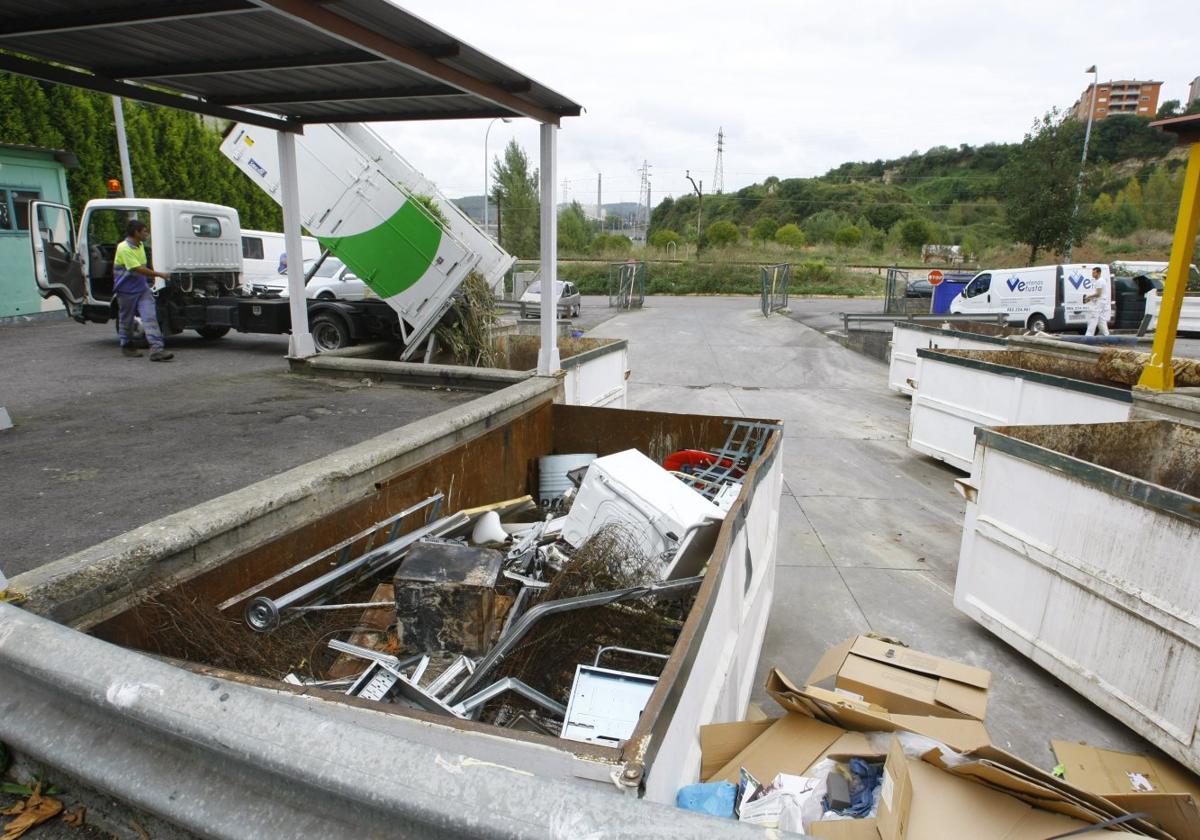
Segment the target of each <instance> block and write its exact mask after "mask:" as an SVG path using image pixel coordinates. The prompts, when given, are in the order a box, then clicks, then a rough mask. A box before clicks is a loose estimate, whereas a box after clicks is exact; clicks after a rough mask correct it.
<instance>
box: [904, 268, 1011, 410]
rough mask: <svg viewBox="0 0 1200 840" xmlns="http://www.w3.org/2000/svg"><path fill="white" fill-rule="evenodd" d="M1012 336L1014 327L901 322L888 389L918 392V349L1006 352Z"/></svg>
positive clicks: (949, 322) (958, 322)
mask: <svg viewBox="0 0 1200 840" xmlns="http://www.w3.org/2000/svg"><path fill="white" fill-rule="evenodd" d="M943 285H944V284H943ZM939 288H940V287H939ZM1012 332H1013V330H1012V329H1011V328H1010V327H1002V326H1000V325H998V324H983V323H972V322H970V321H946V322H944V323H943V324H940V325H934V324H918V323H916V322H915V321H907V322H906V321H898V322H896V324H895V326H893V327H892V349H891V353H890V354H889V358H888V387H889V388H891V389H892V390H893V391H898V392H899V393H901V394H909V395H911V394H912V393H913V391H915V390H916V389H917V385H916V377H917V350H918V349H922V348H923V349H928V350H1003V349H1004V348H1005V347H1006V346H1007V344H1006V342H1005V341H1004V337H1005V336H1006V335H1010V334H1011V333H1012Z"/></svg>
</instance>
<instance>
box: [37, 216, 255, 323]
mask: <svg viewBox="0 0 1200 840" xmlns="http://www.w3.org/2000/svg"><path fill="white" fill-rule="evenodd" d="M130 219H140V220H141V221H143V222H145V223H146V224H147V225H148V226H149V227H150V239H149V240H148V241H147V242H146V258H147V261H148V262H149V263H150V265H151V266H152V267H153V268H155V269H156V270H158V271H163V272H166V273H168V274H170V275H171V279H170V281H169V282H168V283H167V284H164V283H163V282H162V281H158V283H157V285H158V287H159V289H160V291H161V289H162V288H163V287H164V286H169V287H170V288H171V291H174V292H178V293H180V294H182V295H187V296H199V297H220V296H221V295H227V294H232V293H233V292H234V291H235V290H236V289H237V287H238V285H239V284H240V282H241V272H242V239H241V225H240V224H239V221H238V214H237V210H235V209H233V208H232V207H225V206H222V205H220V204H208V203H205V202H199V201H178V200H174V199H165V198H110V199H97V200H95V201H89V202H88V203H87V206H86V207H84V210H83V216H82V218H81V220H80V224H79V230H78V231H75V229H74V228H73V226H72V217H71V209H70V208H69V207H67V206H66V205H63V204H52V203H50V202H45V201H35V202H33V203H32V204H31V205H30V233H31V239H32V246H33V266H34V278H35V282H36V283H37V288H38V293H39V294H41V296H42V297H43V298H49V297H57V298H59V299H60V300H61V301H62V302H63V305H64V306H65V307H66V309H67V312H68V313H69V314H70V315H71V317H72V318H74V319H75V320H77V321H80V322H84V321H93V322H96V323H101V324H102V323H105V322H106V321H108V320H110V319H114V318H116V313H117V302H116V300H115V299H114V296H113V256H114V255H115V253H116V249H117V244H118V243H119V242H120V241H121V240H122V239H123V238H124V236H125V226H126V224H128V222H129V220H130ZM160 296H161V295H160ZM163 326H164V329H166V328H167V326H166V325H165V324H164V325H163ZM176 332H178V330H176Z"/></svg>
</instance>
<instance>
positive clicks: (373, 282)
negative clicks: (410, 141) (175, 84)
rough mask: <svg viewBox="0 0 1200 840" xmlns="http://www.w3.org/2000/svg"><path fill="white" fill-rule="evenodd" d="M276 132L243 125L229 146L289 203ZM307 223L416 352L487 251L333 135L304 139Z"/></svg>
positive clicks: (301, 168) (299, 158) (228, 152)
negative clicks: (390, 313)
mask: <svg viewBox="0 0 1200 840" xmlns="http://www.w3.org/2000/svg"><path fill="white" fill-rule="evenodd" d="M278 149H279V147H278V144H277V143H276V137H275V132H274V131H272V130H270V129H263V128H256V127H254V126H247V125H244V124H239V125H237V126H235V127H234V129H233V130H232V131H230V133H229V134H228V135H227V136H226V138H225V140H224V141H223V142H222V143H221V151H222V153H223V154H225V156H226V157H228V158H229V159H230V160H232V161H233V162H234V164H236V165H237V167H238V168H239V169H241V170H242V171H243V172H245V173H246V175H248V176H249V177H250V179H251V180H252V181H254V183H256V184H258V186H259V187H261V188H262V189H263V191H264V192H266V193H267V195H269V196H271V197H272V198H273V199H275V200H276V201H282V189H281V186H280V179H279V151H278ZM296 165H297V169H298V174H299V182H300V221H301V223H302V224H303V225H304V227H305V228H307V230H308V232H309V233H311V234H312V235H313V236H315V237H316V238H317V240H318V241H320V243H321V245H322V247H324V248H327V249H328V250H329V251H330V252H331V253H333V254H334V255H335V256H337V258H338V259H340V260H341V261H342V262H344V263H345V264H346V265H347V266H349V268H350V270H351V271H353V272H354V273H355V274H356V275H358V277H359V278H360V279H362V280H363V281H364V282H365V283H366V284H367V286H368V287H369V288H370V289H371V291H372V292H374V293H375V294H376V295H378V296H379V298H380V299H381V300H383V301H384V302H386V303H387V304H388V305H389V306H391V307H392V309H394V310H395V311H396V313H397V314H398V315H399V316H400V328H401V337H402V338H403V340H404V343H405V345H406V348H407V350H408V351H413V350H415V349H416V348H417V346H418V345H419V344H420V343H421V341H422V340H423V339H424V338H425V337H426V336H427V335H428V334H429V332H430V331H431V330H432V329H433V328H434V327H435V326H436V325H437V323H438V321H439V320H441V318H442V315H444V314H445V312H446V310H447V309H449V308H450V303H451V297H452V296H453V294H454V293H455V291H457V290H458V287H459V286H460V285H461V284H462V282H463V280H465V279H466V277H467V275H468V274H469V273H470V272H471V271H472V270H473V269H474V268H475V267H476V265H477V264H478V263H479V255H478V254H477V253H475V252H474V251H472V250H471V249H470V248H469V247H467V245H466V244H464V243H463V242H462V240H461V239H460V238H458V237H457V236H455V235H454V234H453V233H452V232H451V231H450V230H448V229H447V228H446V226H444V225H443V224H442V223H441V222H440V221H439V220H438V219H437V218H436V217H435V216H434V215H433V214H432V213H430V211H429V210H428V209H426V207H425V206H424V205H422V204H421V202H420V201H418V200H417V199H416V197H415V194H414V193H412V192H410V191H408V190H406V189H405V188H404V187H402V186H400V185H399V184H397V183H395V182H394V181H392V180H391V179H390V178H389V177H388V176H387V175H386V174H385V173H384V172H383V171H382V170H381V169H380V167H379V166H378V164H377V162H376V161H374V160H372V159H371V158H370V157H369V156H368V155H366V154H362V153H360V152H357V151H356V150H355V149H354V148H353V147H351V146H349V145H347V144H346V143H344V142H342V141H341V140H340V139H339V138H338V136H337V135H335V134H333V133H331V132H316V133H314V134H313V136H311V137H307V138H306V140H305V142H303V143H297V144H296Z"/></svg>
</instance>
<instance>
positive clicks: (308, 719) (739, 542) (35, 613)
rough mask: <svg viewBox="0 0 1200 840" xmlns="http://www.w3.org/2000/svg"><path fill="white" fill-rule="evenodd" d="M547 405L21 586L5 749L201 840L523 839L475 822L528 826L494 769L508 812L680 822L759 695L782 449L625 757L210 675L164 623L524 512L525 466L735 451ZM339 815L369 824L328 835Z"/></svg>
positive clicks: (365, 456) (323, 462)
mask: <svg viewBox="0 0 1200 840" xmlns="http://www.w3.org/2000/svg"><path fill="white" fill-rule="evenodd" d="M560 388H561V385H560V384H559V383H558V382H557V381H556V380H553V379H548V378H540V377H535V378H532V379H529V380H527V381H524V382H521V383H518V384H515V385H512V386H510V387H508V388H505V389H504V390H502V391H498V392H495V393H492V394H487V395H485V396H482V397H480V398H479V399H477V400H475V401H473V402H471V403H469V404H467V405H466V406H464V407H459V408H457V409H454V410H451V411H447V412H444V413H443V414H441V415H436V416H434V417H431V418H428V419H427V420H425V421H422V422H421V423H418V424H413V425H411V426H407V427H403V428H400V429H397V430H395V431H393V432H391V433H388V434H386V435H382V436H380V437H378V438H375V439H373V440H371V441H367V442H365V443H363V444H360V445H358V446H354V447H351V448H349V449H346V450H342V451H340V452H338V453H335V454H333V455H330V456H328V457H325V458H322V459H319V460H317V461H314V462H312V463H310V464H307V465H305V466H303V467H300V468H297V469H295V470H291V471H289V472H287V473H283V474H281V475H279V476H276V477H274V478H271V479H268V480H266V481H263V482H259V483H257V484H254V485H251V486H250V487H247V488H245V489H243V490H240V491H236V492H234V493H231V494H228V495H226V496H223V497H220V498H217V499H214V500H212V501H210V502H206V503H203V504H201V505H198V506H196V507H195V508H192V509H190V510H187V511H183V512H181V513H179V514H174V515H172V516H168V517H166V518H164V519H161V520H159V521H157V522H153V523H150V524H149V525H146V526H143V527H142V528H139V529H136V530H134V531H131V532H129V533H126V534H123V535H121V536H119V537H116V538H114V539H112V540H109V541H107V542H105V543H102V544H99V545H97V546H95V547H93V548H91V549H88V550H85V551H83V552H80V553H78V554H76V555H73V556H72V557H68V558H64V559H63V560H61V561H58V562H54V563H50V564H48V565H46V566H43V567H41V568H39V569H36V570H34V571H31V572H28V573H26V574H23V575H21V576H19V577H17V578H16V579H14V580H13V581H12V582H11V585H12V587H13V588H14V589H15V590H18V591H20V592H23V593H24V594H25V595H26V596H27V601H26V602H25V604H24V610H23V611H22V610H19V609H18V608H15V607H12V606H10V605H7V604H0V707H2V708H3V709H4V718H3V723H2V724H0V739H2V740H4V741H7V742H8V743H9V744H10V745H12V746H13V747H14V748H15V749H16V750H17V752H18V753H19V754H21V755H24V756H26V757H29V758H32V759H33V760H36V761H39V762H45V763H46V764H47V765H50V766H51V767H55V768H58V769H59V770H60V771H63V772H66V773H68V774H70V775H71V776H73V777H75V778H77V779H80V780H82V781H84V782H85V783H87V784H91V785H94V786H96V787H97V788H99V789H100V790H102V791H104V792H106V793H108V794H110V795H112V796H115V797H116V798H118V799H120V800H122V801H125V802H129V803H131V804H133V805H135V806H137V807H140V808H144V809H146V810H148V811H151V812H152V813H154V814H157V815H159V816H161V817H163V818H164V819H166V820H168V821H169V822H171V823H173V824H176V825H180V826H183V827H184V828H187V829H188V830H191V831H197V832H200V833H205V834H211V835H224V836H237V835H238V833H239V829H238V826H239V825H240V826H241V829H240V831H241V836H249V835H252V834H255V833H256V832H257V833H258V834H259V836H263V833H271V834H275V835H277V836H284V835H291V836H299V835H302V834H306V833H309V834H310V836H315V834H312V832H317V833H320V832H321V831H324V830H329V827H330V826H331V825H341V826H342V827H343V829H344V830H346V831H349V830H350V829H352V828H354V827H356V826H377V825H378V824H379V823H378V820H379V819H386V818H387V817H388V816H389V815H390V816H391V817H392V818H393V819H395V818H397V817H403V818H405V819H408V820H416V822H413V823H411V824H412V825H424V824H425V823H424V822H422V821H423V820H424V819H425V817H426V816H428V817H429V819H430V820H434V819H435V818H438V815H437V814H435V811H437V807H433V806H431V805H430V804H429V803H431V802H442V805H441V806H439V807H441V808H442V810H443V811H445V810H447V809H449V810H458V811H459V812H460V813H461V820H460V821H459V822H458V824H457V825H455V826H453V830H450V829H447V831H446V836H499V835H500V834H503V836H518V835H519V832H517V833H513V832H509V831H493V830H492V829H493V828H496V825H498V824H492V823H489V816H488V814H489V812H490V810H491V809H493V808H496V809H498V810H497V812H496V813H497V815H498V816H497V819H500V814H501V811H502V812H503V813H504V814H506V815H511V814H512V813H516V812H519V811H520V808H519V807H518V806H517V804H516V803H508V804H506V805H504V806H503V807H501V806H500V805H497V804H496V800H497V797H498V796H501V794H500V793H498V791H499V788H498V787H496V786H495V782H496V781H497V780H496V779H495V778H493V777H494V776H496V775H497V772H496V771H497V769H498V770H499V771H502V772H499V776H500V777H507V778H510V779H513V780H516V781H514V782H513V784H514V787H513V788H512V792H513V795H516V796H518V797H521V798H523V797H529V796H531V793H530V791H529V790H526V788H529V785H528V784H526V780H536V779H541V780H543V783H544V784H547V785H551V786H552V787H550V788H548V789H547V795H548V796H550V797H551V798H553V797H560V796H563V795H564V794H563V790H567V791H568V792H570V791H579V790H581V789H580V788H579V787H578V786H579V785H582V786H583V788H582V791H583V792H582V793H581V794H579V795H580V796H583V797H585V798H586V797H594V796H596V795H598V794H602V795H604V796H608V795H612V796H618V795H619V794H618V790H622V791H624V792H626V793H632V794H635V795H640V796H643V797H644V798H646V799H650V800H654V801H657V802H672V801H673V798H674V795H675V792H676V790H677V789H678V788H679V787H680V786H681V785H682V784H686V783H689V782H692V781H695V780H696V779H697V778H698V775H699V764H700V744H699V739H698V728H699V726H700V725H701V724H705V723H709V722H719V721H730V720H738V719H740V717H741V715H742V714H743V712H744V710H745V706H746V703H747V702H748V699H749V695H750V692H751V689H752V686H753V683H754V678H755V670H756V666H757V662H758V656H759V651H760V648H761V644H762V638H763V634H764V632H765V629H766V625H767V619H768V616H769V613H770V607H771V599H772V593H773V586H774V564H775V542H776V534H777V527H778V518H779V503H780V493H781V487H782V461H783V458H782V451H781V450H782V443H783V436H782V433H781V431H778V430H775V431H771V432H769V434H768V436H767V437H766V439H765V445H764V446H763V448H762V450H761V454H760V455H759V457H758V458H757V459H756V460H755V461H754V463H753V464H752V465H751V466H750V467H749V469H748V471H747V472H746V473H745V475H744V477H743V481H742V485H741V490H740V493H739V494H738V495H737V497H736V499H732V500H731V506H729V507H728V509H727V511H726V513H725V516H724V518H723V520H721V522H720V525H719V529H716V532H715V547H714V548H713V549H712V552H711V555H710V557H709V559H708V562H707V565H706V566H704V567H703V571H702V580H701V581H700V582H699V584H698V588H695V589H693V590H692V591H694V593H695V595H694V600H692V601H691V608H690V610H689V611H688V612H687V613H686V615H685V616H684V617H683V618H682V620H681V621H680V622H679V624H678V626H677V629H676V631H675V632H677V637H674V638H675V641H674V642H673V643H672V644H671V647H670V651H669V654H668V658H667V659H666V661H665V665H664V666H662V670H661V675H660V676H659V678H658V681H657V684H656V685H655V687H654V689H653V691H652V693H650V695H649V699H648V700H647V701H646V702H645V705H644V708H643V711H642V713H641V714H640V716H638V717H637V722H636V726H635V728H634V730H633V732H632V735H631V736H630V737H628V739H626V740H624V741H623V742H621V743H619V744H617V745H613V746H608V745H604V744H599V743H583V742H580V741H570V740H564V739H562V738H559V737H555V735H553V734H543V733H542V732H539V731H529V730H522V729H521V728H519V727H513V728H501V727H499V726H495V725H490V724H485V723H481V722H478V721H475V720H464V719H458V718H452V717H445V716H439V715H436V714H431V713H428V712H425V711H421V710H414V709H410V708H404V707H402V706H400V705H389V704H383V703H377V702H372V701H369V700H364V699H361V698H360V697H347V696H346V695H345V694H344V693H339V692H336V691H332V690H324V689H322V688H320V687H319V686H314V685H290V684H287V683H285V682H282V681H280V680H279V679H277V678H275V679H267V678H263V677H262V676H261V675H254V674H250V673H247V672H245V671H243V672H236V671H233V670H231V669H229V668H228V667H218V666H215V665H214V664H213V663H214V662H219V661H221V659H220V656H219V654H220V653H221V651H218V650H205V649H203V648H198V647H197V645H196V642H197V640H198V639H199V638H200V637H201V635H202V634H200V633H199V632H198V628H196V627H194V626H189V625H188V624H187V623H183V624H179V623H178V620H177V619H178V617H177V616H173V615H165V616H164V614H163V613H162V610H161V607H162V605H163V604H165V603H168V602H169V600H170V599H171V598H172V597H175V598H176V601H175V603H181V601H180V600H179V599H180V598H182V599H184V600H185V601H186V602H187V603H190V604H192V605H193V606H200V607H202V608H204V609H209V608H210V607H211V606H212V605H217V604H219V603H222V602H225V601H228V600H229V599H231V598H232V597H234V596H236V595H237V594H238V593H241V592H244V591H245V590H246V589H247V587H253V586H254V585H255V583H256V582H261V581H264V580H269V579H270V578H271V577H272V576H273V575H276V574H277V573H279V572H280V571H281V570H285V569H288V568H289V567H292V566H293V564H295V563H296V561H297V559H298V558H301V557H306V556H309V555H311V554H312V553H313V552H314V551H320V550H322V549H325V548H327V547H333V546H337V545H338V544H339V542H340V541H344V540H346V539H347V538H348V537H350V536H351V535H354V534H356V533H358V532H360V531H361V530H362V529H363V528H364V527H367V526H369V525H370V524H371V523H377V522H379V521H381V520H385V519H386V518H387V517H389V516H392V515H394V514H396V513H397V512H399V511H402V510H404V509H406V508H408V507H410V506H412V505H414V504H416V503H418V502H420V500H422V499H425V498H427V497H429V496H430V495H431V494H434V493H436V492H440V493H442V494H444V507H443V511H444V512H445V513H447V514H452V513H453V512H455V511H459V510H463V509H467V508H473V507H476V506H479V505H484V504H487V503H489V502H492V501H495V500H497V499H511V498H514V497H518V496H521V495H522V494H525V493H529V492H531V491H532V492H536V491H535V488H536V476H535V472H534V468H533V467H532V466H531V465H533V464H536V463H537V460H538V459H539V458H540V457H541V456H545V455H548V454H552V453H575V452H588V453H596V454H599V455H601V456H603V455H606V454H608V453H614V452H619V451H622V450H626V449H629V448H631V447H636V448H638V449H639V450H641V451H642V452H644V453H645V454H646V455H648V456H649V457H650V458H651V459H653V460H654V461H657V462H660V463H661V462H662V460H663V459H664V458H665V456H666V455H668V454H670V453H672V452H675V451H677V450H680V449H687V448H700V449H704V448H709V449H714V448H717V447H719V446H720V445H721V444H722V442H723V441H725V440H726V436H727V435H728V433H729V428H730V427H729V424H728V422H727V421H726V420H725V419H723V418H719V417H706V416H697V415H685V414H661V413H651V412H641V411H622V410H615V409H605V408H592V407H584V406H568V405H562V404H557V403H556V402H555V401H554V400H555V398H556V395H557V394H559V393H560V390H559V389H560ZM402 568H403V567H402ZM317 571H319V569H317V568H316V567H314V568H313V570H312V572H311V573H312V574H314V575H315V574H316V572H317ZM281 585H283V584H281ZM284 588H286V585H284ZM268 594H270V591H268ZM355 623H356V621H355V620H354V619H348V620H347V621H346V622H345V624H346V625H351V626H352V625H354V624H355ZM247 633H250V631H248V630H247ZM248 638H249V640H250V642H251V643H253V642H254V641H256V640H258V639H266V638H268V637H265V636H255V635H253V634H252V633H250V635H249V636H248ZM47 645H49V646H50V647H47ZM589 664H590V656H589ZM418 754H419V755H418ZM420 756H424V758H421V757H420ZM430 756H433V757H434V758H430ZM425 759H429V760H428V761H426V760H425ZM434 759H436V760H434ZM410 760H411V761H412V762H414V763H413V764H412V766H413V772H412V773H411V774H409V775H406V774H405V773H404V772H401V771H402V769H403V766H404V765H403V763H404V762H406V761H410ZM393 762H400V764H398V765H397V764H393ZM397 773H400V775H401V776H403V777H404V778H405V782H404V784H405V785H406V786H407V788H406V789H397V787H396V786H395V777H396V775H397ZM464 774H465V776H464ZM472 778H477V779H478V780H479V785H480V786H481V787H480V788H479V791H478V792H479V796H478V797H477V798H473V796H472V793H471V791H472V787H471V784H470V780H471V779H472ZM373 779H376V780H378V784H379V787H378V789H376V788H375V787H372V785H373V784H374V782H373V781H372V780H373ZM248 780H250V781H248ZM562 784H568V788H565V789H564V788H562V787H561V785H562ZM464 785H465V786H466V788H465V792H464ZM571 785H573V787H572V786H571ZM521 791H524V792H523V793H522V792H521ZM589 791H590V793H589ZM570 795H571V796H574V795H575V794H570ZM347 797H348V798H349V801H351V802H357V803H358V805H359V806H361V807H362V809H363V810H362V815H361V817H360V816H359V812H358V811H356V810H355V809H354V808H350V809H348V810H342V811H339V812H337V813H333V812H331V810H330V809H331V808H332V807H333V805H331V804H330V803H331V802H341V803H342V805H345V804H346V801H347ZM445 797H460V798H461V802H460V804H457V805H455V804H452V803H451V804H447V803H446V802H445V801H444V799H445ZM545 804H546V803H541V804H538V805H534V804H531V805H530V806H529V809H530V813H531V814H534V813H537V814H541V813H542V812H543V811H545V810H546V809H545V808H543V807H542V805H545ZM592 805H593V806H594V805H595V803H594V802H592ZM566 807H567V805H566V804H565V800H564V806H563V808H566ZM256 809H261V810H256ZM554 810H557V811H562V810H563V809H561V808H560V809H554ZM381 814H382V817H381ZM368 816H369V817H370V819H368ZM593 816H594V808H593ZM444 817H445V814H444V813H442V814H441V818H444ZM557 818H558V819H559V821H560V822H561V823H562V824H561V825H559V826H558V830H556V832H550V831H547V830H546V829H547V826H545V825H542V824H540V823H537V820H540V819H541V817H540V816H539V817H537V818H536V819H534V818H533V817H531V820H533V821H534V822H535V823H537V824H535V825H531V826H528V828H529V832H528V833H529V834H530V835H533V834H543V833H545V834H556V835H557V836H570V835H571V832H570V831H565V830H564V827H569V825H570V824H571V820H572V819H573V818H572V816H571V814H570V813H569V812H563V813H559V814H558V817H557ZM371 820H376V822H371ZM563 821H565V822H563ZM593 824H594V823H587V822H584V823H581V824H580V828H581V830H582V829H584V828H586V827H587V826H588V825H593ZM652 833H653V832H651V834H652ZM359 836H379V832H378V830H377V829H371V830H366V831H365V832H364V833H362V834H361V835H359ZM393 836H395V835H393ZM647 836H650V834H648V835H647Z"/></svg>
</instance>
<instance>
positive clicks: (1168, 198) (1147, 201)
mask: <svg viewBox="0 0 1200 840" xmlns="http://www.w3.org/2000/svg"><path fill="white" fill-rule="evenodd" d="M1182 187H1183V181H1182V179H1176V178H1172V177H1171V176H1170V175H1168V174H1167V169H1166V167H1164V166H1159V167H1157V168H1155V170H1154V174H1152V175H1151V176H1150V177H1149V178H1148V179H1147V180H1146V188H1145V189H1144V190H1142V216H1143V218H1144V219H1145V220H1146V226H1147V227H1151V228H1154V229H1155V230H1171V229H1172V228H1174V227H1175V216H1176V214H1177V213H1178V212H1179V198H1180V194H1181V193H1182Z"/></svg>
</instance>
